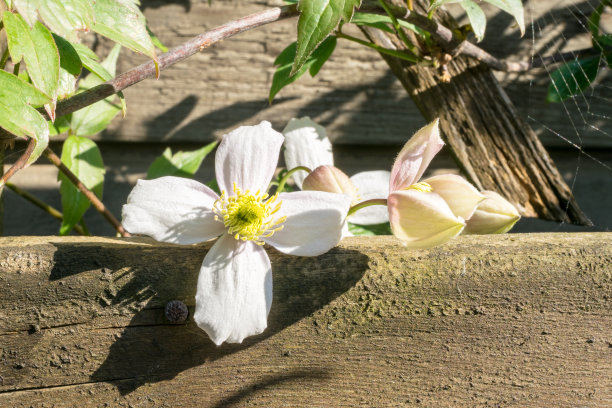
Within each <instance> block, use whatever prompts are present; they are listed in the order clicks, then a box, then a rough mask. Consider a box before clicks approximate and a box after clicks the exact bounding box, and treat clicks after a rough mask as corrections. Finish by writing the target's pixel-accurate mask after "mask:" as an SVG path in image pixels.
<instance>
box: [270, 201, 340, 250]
mask: <svg viewBox="0 0 612 408" xmlns="http://www.w3.org/2000/svg"><path fill="white" fill-rule="evenodd" d="M279 199H280V200H282V204H281V208H280V211H279V212H278V213H276V214H275V216H278V217H282V216H286V217H287V220H286V221H285V223H284V224H283V229H282V230H281V231H278V232H275V233H274V235H272V236H271V237H269V238H265V239H264V241H265V242H267V243H268V244H270V245H272V246H273V247H275V248H276V249H278V250H279V251H281V252H284V253H286V254H291V255H301V256H316V255H321V254H324V253H325V252H327V251H329V250H330V249H331V248H333V247H334V246H336V245H337V244H338V242H340V239H342V228H343V225H344V220H345V218H346V214H347V213H348V209H349V206H350V204H351V197H349V196H347V195H344V194H334V193H327V192H324V191H298V192H294V193H283V194H280V195H279Z"/></svg>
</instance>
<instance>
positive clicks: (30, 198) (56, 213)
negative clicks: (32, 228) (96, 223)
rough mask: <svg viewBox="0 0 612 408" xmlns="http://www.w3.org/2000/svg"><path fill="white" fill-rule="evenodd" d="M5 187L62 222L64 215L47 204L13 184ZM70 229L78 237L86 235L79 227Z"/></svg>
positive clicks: (7, 184)
mask: <svg viewBox="0 0 612 408" xmlns="http://www.w3.org/2000/svg"><path fill="white" fill-rule="evenodd" d="M6 187H7V188H9V189H10V190H12V191H13V192H14V193H15V194H17V195H18V196H20V197H21V198H23V199H25V200H27V201H29V202H31V203H32V204H34V205H35V206H36V207H38V208H40V209H41V210H43V211H44V212H46V213H47V214H49V215H50V216H52V217H53V218H55V219H58V220H60V221H63V220H64V214H62V213H61V212H60V211H58V210H57V209H55V208H54V207H53V206H50V205H49V204H47V203H45V202H44V201H42V200H39V199H38V198H36V197H35V196H33V195H32V194H30V193H28V192H27V191H25V190H23V189H21V188H20V187H17V186H16V185H14V184H13V183H6ZM72 228H73V229H74V230H75V231H76V232H77V233H78V234H80V235H87V234H85V231H84V230H83V228H81V226H80V225H75V226H73V227H72Z"/></svg>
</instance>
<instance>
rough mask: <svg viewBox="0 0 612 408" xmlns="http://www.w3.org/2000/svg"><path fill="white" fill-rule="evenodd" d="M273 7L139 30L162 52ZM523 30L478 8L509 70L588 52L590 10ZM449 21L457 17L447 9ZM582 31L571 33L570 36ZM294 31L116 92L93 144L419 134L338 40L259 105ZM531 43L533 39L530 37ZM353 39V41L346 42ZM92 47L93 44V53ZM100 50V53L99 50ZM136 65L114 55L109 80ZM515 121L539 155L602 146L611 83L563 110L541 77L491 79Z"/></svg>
mask: <svg viewBox="0 0 612 408" xmlns="http://www.w3.org/2000/svg"><path fill="white" fill-rule="evenodd" d="M272 4H274V5H277V4H279V2H274V1H264V2H261V1H254V0H240V1H236V0H233V1H214V2H212V4H211V5H210V6H209V5H208V3H207V2H204V1H197V2H174V1H173V2H163V1H151V2H145V4H144V5H145V14H146V16H147V18H148V19H149V26H150V27H151V28H152V29H153V30H154V31H155V32H156V34H157V35H158V36H159V38H161V39H162V40H163V41H164V42H165V43H166V44H167V45H168V46H170V47H172V46H176V45H179V44H181V43H182V42H184V41H186V40H188V39H189V38H191V37H192V36H195V35H197V34H200V33H202V32H203V31H205V30H207V29H211V28H213V27H216V26H218V25H220V24H222V23H224V22H226V21H229V20H232V19H234V18H238V17H240V16H243V15H246V14H249V13H253V12H256V11H260V10H262V9H263V8H264V7H267V6H270V5H272ZM526 8H527V13H526V18H527V23H528V24H529V23H533V27H534V29H533V30H529V31H528V33H527V35H526V36H525V37H524V38H523V39H520V38H519V37H518V34H517V30H516V29H514V28H513V22H512V19H511V17H509V16H507V15H504V13H500V12H499V11H498V10H496V9H494V8H490V7H489V8H486V11H487V14H488V15H489V27H488V30H487V37H486V40H485V42H484V43H483V47H484V48H485V49H487V50H489V51H491V52H492V53H493V54H494V55H496V56H500V57H504V58H509V59H513V60H524V59H530V58H531V56H532V55H533V54H534V53H535V54H539V53H542V54H550V53H553V52H554V51H556V50H564V51H568V50H572V49H579V48H583V47H586V46H588V44H589V41H590V38H589V36H588V34H587V32H586V29H585V28H584V24H586V23H585V20H586V18H584V15H588V14H589V13H590V12H591V11H592V8H593V6H592V5H591V4H590V3H589V2H584V1H577V0H572V1H564V2H558V1H553V0H546V1H537V2H536V1H529V2H527V4H526ZM449 9H450V10H451V11H455V14H457V15H460V14H461V13H460V12H459V11H458V10H460V9H459V8H454V7H452V6H450V7H449ZM581 24H582V25H581ZM295 25H296V20H295V19H293V20H288V21H284V22H279V23H275V24H271V25H268V26H265V27H261V28H259V29H257V30H254V31H251V32H248V33H245V34H242V35H239V36H236V37H234V38H231V39H229V40H227V41H224V42H223V43H221V44H218V45H216V46H214V47H212V48H210V49H207V50H206V51H204V52H202V53H200V54H198V55H196V56H194V57H192V58H190V59H189V60H188V61H185V62H183V63H180V64H178V65H176V66H175V67H173V68H171V69H169V70H168V71H164V72H163V73H162V75H161V78H160V79H159V80H157V81H156V80H148V81H145V82H143V83H141V84H138V85H136V86H134V87H131V88H129V89H128V90H126V91H125V94H126V98H127V101H128V109H129V114H128V116H127V118H126V119H124V120H122V119H121V118H117V119H116V121H115V122H114V125H113V127H112V128H111V129H110V130H109V131H107V132H104V133H103V134H102V135H101V136H98V138H103V139H105V140H121V141H143V140H148V141H164V142H167V141H172V142H177V143H180V142H200V143H202V142H205V141H210V140H212V139H214V138H218V137H220V136H221V135H222V134H224V133H226V132H228V131H229V130H231V129H233V128H235V127H237V126H239V125H241V124H253V123H256V122H258V121H260V120H263V119H266V120H270V121H272V123H273V125H274V127H275V128H277V129H282V128H283V127H284V126H285V124H286V123H287V121H288V120H289V119H290V118H292V117H301V116H310V117H312V118H313V119H314V120H316V121H318V122H320V123H321V124H323V125H325V126H326V127H327V129H328V132H329V134H330V136H331V138H332V140H333V141H334V143H335V144H367V145H372V144H401V143H403V141H404V140H405V139H406V138H407V137H408V136H409V135H411V134H412V133H413V132H414V131H415V130H416V129H418V128H419V127H421V126H422V125H423V124H424V120H423V118H422V116H421V114H420V113H419V112H418V110H417V109H416V107H415V106H414V104H413V103H412V101H411V100H410V98H409V97H408V95H407V94H406V92H405V91H404V90H403V89H402V87H401V85H400V84H399V82H397V81H396V80H395V78H394V77H393V75H392V74H391V73H390V72H389V70H388V69H387V66H386V64H385V63H384V61H382V59H381V58H380V57H379V56H378V55H377V54H376V52H374V51H372V50H370V49H366V48H365V47H362V46H359V45H356V44H354V43H350V42H347V41H339V43H338V47H337V49H336V51H335V52H334V55H333V56H332V58H331V59H330V61H329V62H327V63H326V64H325V66H324V68H323V69H322V70H321V72H320V73H319V75H318V76H317V77H316V78H314V79H312V78H310V77H309V76H308V75H306V76H305V77H304V78H302V79H300V80H299V81H297V82H296V83H294V84H292V85H291V86H289V87H287V88H286V89H284V90H283V91H281V93H280V94H279V95H278V98H277V99H276V100H275V102H274V103H273V104H272V105H269V104H268V102H267V95H268V90H269V87H270V83H271V80H272V75H273V73H274V67H273V61H274V59H275V58H276V56H277V55H278V54H279V52H280V51H281V50H282V49H283V48H284V47H286V46H287V45H289V44H290V43H291V42H292V41H294V40H295V38H296V31H295ZM534 32H535V33H536V38H535V40H534V39H533V38H532V37H533V33H534ZM353 34H357V35H359V33H353ZM102 45H103V46H104V43H102ZM100 51H103V50H100ZM142 61H144V59H143V58H142V57H140V56H138V55H135V54H134V53H131V52H129V51H124V52H122V55H121V58H120V63H119V70H118V71H119V72H121V71H125V70H127V69H129V68H131V67H133V66H135V65H137V64H138V63H141V62H142ZM497 77H498V79H499V80H500V81H501V83H502V85H503V86H504V88H505V90H506V91H507V93H508V95H509V96H510V98H511V99H512V101H513V103H514V104H515V105H516V106H517V108H518V110H519V112H520V113H521V114H523V115H524V117H526V118H528V120H529V122H530V125H532V126H533V127H534V129H535V131H536V133H537V134H538V135H539V136H540V137H542V140H543V141H544V143H545V144H546V145H547V146H557V147H568V146H570V144H569V142H568V140H569V141H570V142H572V143H575V144H577V145H579V146H598V147H612V122H611V121H610V120H609V118H610V114H609V110H608V105H609V103H607V102H606V101H609V100H611V99H612V93H611V90H612V77H611V76H610V75H602V76H601V78H600V80H599V81H600V82H599V85H598V86H597V87H595V89H594V91H593V92H591V91H589V92H588V93H587V95H586V97H578V98H575V100H571V101H568V102H567V103H565V104H564V105H561V104H547V103H545V97H546V89H547V86H548V72H547V71H546V70H545V69H541V70H536V71H534V72H533V73H530V74H521V75H516V74H506V73H497Z"/></svg>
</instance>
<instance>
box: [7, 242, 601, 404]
mask: <svg viewBox="0 0 612 408" xmlns="http://www.w3.org/2000/svg"><path fill="white" fill-rule="evenodd" d="M209 247H210V243H205V244H202V245H195V246H178V245H169V244H159V243H155V242H153V241H150V240H148V239H144V238H132V239H112V238H76V237H61V238H60V237H18V238H1V239H0V288H2V289H0V406H11V407H13V406H14V407H21V406H51V405H55V406H100V405H103V404H105V403H106V404H109V405H111V406H130V405H131V406H156V407H158V406H206V407H209V406H210V407H225V406H253V405H260V406H262V405H263V406H269V407H272V406H304V404H305V403H306V401H307V404H308V406H321V407H328V406H359V405H363V406H406V405H414V404H417V403H421V404H423V406H455V407H456V406H475V405H486V404H488V405H504V406H522V407H528V406H534V407H535V406H557V407H564V406H568V407H569V406H593V407H599V406H601V407H603V406H609V403H610V401H612V389H611V388H610V387H609V384H611V383H612V358H611V357H612V337H611V333H610V327H612V296H611V295H612V266H611V265H612V235H611V234H610V233H584V234H510V235H505V236H486V237H474V236H468V237H461V238H460V239H458V240H456V241H454V242H452V243H450V244H447V245H444V246H441V247H439V248H434V249H430V250H418V251H416V250H408V249H406V248H404V247H402V246H401V245H399V244H398V243H397V241H395V240H394V239H393V238H392V237H376V238H371V239H365V238H351V239H346V240H344V241H343V242H342V244H341V245H340V246H339V247H337V248H335V249H333V250H332V251H330V252H329V253H327V254H325V255H322V256H319V257H314V258H300V257H290V256H286V255H283V254H280V253H278V252H276V251H275V250H273V249H269V248H268V249H269V250H268V253H269V254H270V257H271V260H272V265H273V270H274V302H273V306H272V311H271V313H270V316H269V327H268V329H267V330H266V331H265V332H264V333H263V334H262V335H260V336H256V337H253V338H250V339H247V340H246V341H245V342H244V343H243V344H242V345H222V346H220V347H216V346H215V345H214V344H213V343H212V342H210V340H208V338H207V337H206V335H205V334H204V332H202V331H201V330H200V329H198V328H197V327H196V326H195V324H194V323H193V322H192V321H191V320H189V321H188V322H187V324H184V325H172V324H169V323H168V322H166V321H165V319H164V316H163V307H164V306H165V304H166V302H167V301H169V300H172V299H181V300H183V301H185V302H186V303H187V304H188V305H189V306H190V309H191V310H193V309H192V308H193V296H194V291H195V281H196V278H197V271H198V269H199V265H200V263H201V260H202V258H203V257H204V255H205V253H206V251H207V250H208V248H209Z"/></svg>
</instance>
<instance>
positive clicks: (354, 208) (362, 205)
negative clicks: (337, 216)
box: [347, 198, 387, 217]
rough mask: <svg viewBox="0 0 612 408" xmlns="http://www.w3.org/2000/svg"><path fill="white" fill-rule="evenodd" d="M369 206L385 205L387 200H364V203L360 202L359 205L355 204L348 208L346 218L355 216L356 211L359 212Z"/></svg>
mask: <svg viewBox="0 0 612 408" xmlns="http://www.w3.org/2000/svg"><path fill="white" fill-rule="evenodd" d="M371 205H387V199H386V198H373V199H371V200H366V201H362V202H361V203H359V204H355V205H354V206H352V207H351V208H349V211H348V214H347V217H348V216H349V215H353V214H355V213H356V212H357V211H359V210H361V209H362V208H365V207H369V206H371Z"/></svg>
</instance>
